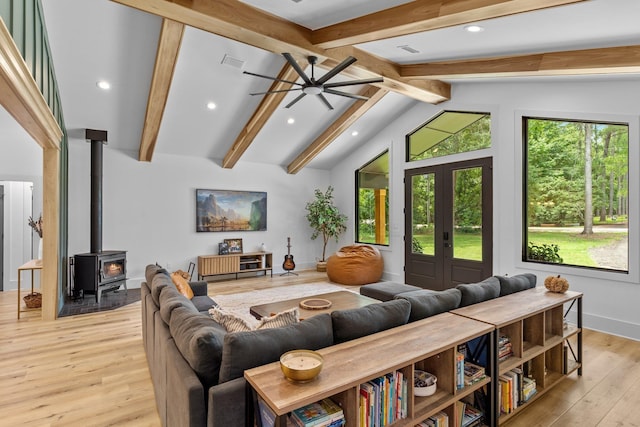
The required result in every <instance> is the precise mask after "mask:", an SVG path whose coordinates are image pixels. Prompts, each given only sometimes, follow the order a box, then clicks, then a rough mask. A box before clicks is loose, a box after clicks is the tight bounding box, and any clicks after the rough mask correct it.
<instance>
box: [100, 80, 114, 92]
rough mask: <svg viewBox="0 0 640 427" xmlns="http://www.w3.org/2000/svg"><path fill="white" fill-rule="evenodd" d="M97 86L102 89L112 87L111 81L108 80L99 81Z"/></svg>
mask: <svg viewBox="0 0 640 427" xmlns="http://www.w3.org/2000/svg"><path fill="white" fill-rule="evenodd" d="M96 86H98V87H99V88H100V89H103V90H108V89H111V83H109V82H108V81H106V80H100V81H98V83H96Z"/></svg>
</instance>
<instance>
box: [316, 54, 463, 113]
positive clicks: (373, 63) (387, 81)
mask: <svg viewBox="0 0 640 427" xmlns="http://www.w3.org/2000/svg"><path fill="white" fill-rule="evenodd" d="M329 52H331V53H332V55H333V57H335V58H346V57H348V56H353V57H355V58H358V62H356V64H360V67H355V66H351V67H348V68H347V69H345V70H344V71H343V72H342V73H340V74H342V75H344V76H348V77H350V78H353V79H367V78H371V77H376V76H385V77H384V82H382V83H376V84H374V85H373V86H377V87H379V88H381V89H387V90H390V91H393V92H396V93H399V94H401V95H405V96H407V97H409V98H413V99H417V100H419V101H422V102H428V103H430V104H438V103H440V102H443V101H446V100H448V99H450V98H451V86H450V85H449V84H448V83H445V82H442V81H440V80H430V79H424V81H423V83H424V84H423V85H420V86H421V87H422V88H423V89H425V90H426V92H422V91H416V87H417V86H418V82H419V81H420V80H417V79H406V78H402V77H401V76H400V66H399V65H398V64H396V63H394V62H391V61H387V60H386V59H382V58H379V57H377V56H374V55H371V54H370V53H367V52H365V51H363V50H360V49H358V48H355V47H353V46H344V47H339V48H335V49H331V50H330V51H329ZM333 57H332V58H328V59H327V60H325V61H323V62H322V63H321V65H322V66H323V67H330V68H333V67H335V66H336V65H338V63H339V61H337V60H335V59H333ZM341 60H342V59H341ZM435 94H440V95H438V96H436V95H435Z"/></svg>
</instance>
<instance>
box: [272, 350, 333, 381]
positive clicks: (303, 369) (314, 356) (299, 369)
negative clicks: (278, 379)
mask: <svg viewBox="0 0 640 427" xmlns="http://www.w3.org/2000/svg"><path fill="white" fill-rule="evenodd" d="M323 362H324V359H323V358H322V356H321V355H320V353H317V352H315V351H311V350H292V351H288V352H286V353H285V354H283V355H282V356H280V369H282V373H283V374H284V376H285V377H286V378H287V379H288V380H290V381H294V382H307V381H311V380H313V379H314V378H315V377H317V376H318V374H319V373H320V371H321V370H322V364H323Z"/></svg>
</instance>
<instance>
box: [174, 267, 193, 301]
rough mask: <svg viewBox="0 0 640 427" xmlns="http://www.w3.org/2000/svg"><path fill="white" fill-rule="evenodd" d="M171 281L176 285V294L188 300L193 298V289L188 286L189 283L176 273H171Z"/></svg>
mask: <svg viewBox="0 0 640 427" xmlns="http://www.w3.org/2000/svg"><path fill="white" fill-rule="evenodd" d="M171 281H172V282H173V284H174V285H176V288H178V292H180V293H181V294H182V295H184V296H185V297H187V298H189V299H191V298H193V289H191V286H189V282H187V279H185V278H184V277H182V276H181V275H180V274H179V273H178V272H175V273H171Z"/></svg>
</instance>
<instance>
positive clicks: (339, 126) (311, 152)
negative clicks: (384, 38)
mask: <svg viewBox="0 0 640 427" xmlns="http://www.w3.org/2000/svg"><path fill="white" fill-rule="evenodd" d="M388 92H389V91H388V90H386V89H381V88H379V87H374V86H368V85H367V86H365V87H364V88H363V89H362V90H360V92H359V93H358V95H362V96H366V97H368V98H369V100H367V101H364V102H354V103H353V104H351V106H350V107H349V108H348V109H347V111H345V112H344V113H343V114H342V115H341V116H340V117H338V119H337V120H336V121H335V122H333V123H332V124H331V125H330V126H329V127H328V128H327V129H325V131H324V132H322V134H321V135H320V136H319V137H318V138H316V139H315V141H313V142H312V143H311V144H310V145H309V146H308V147H307V148H305V149H304V151H303V152H302V153H300V154H299V155H298V157H296V158H295V159H294V160H293V161H292V162H291V163H289V166H287V172H288V173H290V174H295V173H298V172H299V171H300V170H301V169H302V168H303V167H305V166H306V165H307V164H308V163H309V162H310V161H311V160H313V159H314V158H315V157H316V156H317V155H318V154H320V152H321V151H322V150H324V149H325V148H326V147H328V146H329V144H331V143H332V142H333V141H334V140H335V139H336V138H337V137H338V136H339V135H340V134H342V133H343V132H344V131H345V130H346V129H347V128H348V127H349V126H351V125H352V124H353V123H355V122H356V121H357V120H358V119H359V118H360V117H361V116H362V115H363V114H364V113H366V112H367V111H369V109H370V108H371V107H373V106H374V105H375V104H376V103H377V102H378V101H380V100H381V99H382V98H383V97H384V96H385V95H386V94H387V93H388Z"/></svg>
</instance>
